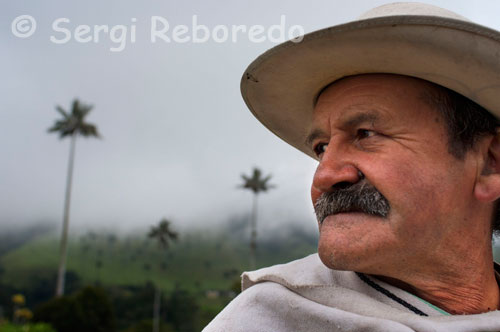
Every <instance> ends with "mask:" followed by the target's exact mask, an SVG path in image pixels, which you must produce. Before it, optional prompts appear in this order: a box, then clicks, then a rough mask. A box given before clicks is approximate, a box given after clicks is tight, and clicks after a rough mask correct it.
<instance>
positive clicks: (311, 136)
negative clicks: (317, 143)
mask: <svg viewBox="0 0 500 332" xmlns="http://www.w3.org/2000/svg"><path fill="white" fill-rule="evenodd" d="M321 136H326V134H325V132H324V131H323V130H321V129H314V130H313V131H312V132H311V133H310V134H309V135H307V137H306V140H305V141H304V142H305V144H306V146H311V145H312V142H313V141H314V140H315V139H317V138H318V137H321Z"/></svg>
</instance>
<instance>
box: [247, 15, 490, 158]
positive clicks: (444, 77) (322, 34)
mask: <svg viewBox="0 0 500 332" xmlns="http://www.w3.org/2000/svg"><path fill="white" fill-rule="evenodd" d="M367 73H393V74H400V75H407V76H413V77H417V78H421V79H424V80H428V81H431V82H434V83H437V84H439V85H442V86H445V87H447V88H449V89H452V90H454V91H456V92H458V93H460V94H462V95H464V96H465V97H467V98H469V99H471V100H473V101H475V102H476V103H478V104H479V105H481V106H483V107H484V108H486V109H487V110H488V111H490V112H491V113H492V114H494V115H495V116H496V117H500V33H499V32H497V31H495V30H492V29H489V28H487V27H484V26H481V25H478V24H475V23H472V22H468V21H462V20H458V19H451V18H444V17H437V16H414V15H412V16H388V17H377V18H371V19H365V20H359V21H354V22H351V23H346V24H342V25H338V26H334V27H331V28H327V29H323V30H319V31H316V32H312V33H310V34H307V35H305V36H304V38H303V40H302V41H301V42H294V41H288V42H286V43H283V44H280V45H278V46H276V47H274V48H272V49H270V50H269V51H267V52H265V53H264V54H262V55H261V56H259V57H258V58H257V59H256V60H254V61H253V62H252V63H251V64H250V65H249V66H248V68H247V69H246V71H245V73H244V74H243V77H242V79H241V93H242V96H243V99H244V100H245V103H246V104H247V106H248V108H249V109H250V110H251V111H252V113H253V114H254V115H255V117H256V118H257V119H258V120H259V121H260V122H262V123H263V124H264V126H266V127H267V128H268V129H269V130H271V131H272V132H273V133H275V134H276V135H277V136H279V137H280V138H281V139H283V140H284V141H286V142H287V143H289V144H291V145H292V146H294V147H295V148H297V149H299V150H300V151H302V152H304V153H306V154H307V155H309V156H311V157H313V158H316V156H315V155H314V153H313V151H312V150H311V147H309V146H307V145H306V143H305V139H306V136H307V135H308V133H309V131H310V128H311V120H312V112H313V108H314V102H315V99H316V97H317V96H318V94H319V92H320V91H321V90H322V89H323V88H324V87H325V86H327V85H328V84H330V83H332V82H334V81H336V80H338V79H340V78H342V77H346V76H351V75H358V74H367Z"/></svg>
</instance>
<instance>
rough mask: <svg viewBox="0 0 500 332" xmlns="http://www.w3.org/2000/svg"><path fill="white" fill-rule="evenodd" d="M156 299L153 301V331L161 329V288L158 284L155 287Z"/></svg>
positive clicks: (156, 331)
mask: <svg viewBox="0 0 500 332" xmlns="http://www.w3.org/2000/svg"><path fill="white" fill-rule="evenodd" d="M155 288H156V289H155V301H154V303H153V332H159V331H160V305H161V290H160V288H159V287H158V286H156V287H155Z"/></svg>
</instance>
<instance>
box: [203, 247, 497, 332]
mask: <svg viewBox="0 0 500 332" xmlns="http://www.w3.org/2000/svg"><path fill="white" fill-rule="evenodd" d="M242 278H243V279H242V289H243V292H242V293H241V294H240V295H239V296H237V297H236V298H235V299H234V300H233V301H232V302H231V303H230V304H229V305H228V306H227V307H226V308H225V309H224V310H223V311H222V312H221V313H220V314H219V315H218V316H217V317H216V318H215V319H214V320H213V321H212V322H211V323H210V324H209V325H208V326H207V327H206V328H205V329H204V330H203V332H243V331H245V332H285V331H286V332H298V331H304V332H315V331H318V332H319V331H329V332H333V331H367V332H376V331H380V332H390V331H398V332H401V331H420V332H432V331H452V332H460V331H497V332H498V331H500V311H498V310H497V311H492V312H488V313H484V314H478V315H449V314H447V313H446V312H444V311H442V310H440V309H439V308H436V307H434V306H432V305H431V304H429V303H427V302H425V301H423V300H421V299H420V298H418V297H416V296H414V295H412V294H410V293H407V292H405V291H403V290H401V289H399V288H396V287H394V286H391V285H389V284H387V283H384V282H382V281H380V280H378V279H375V278H373V277H370V276H366V275H363V274H358V273H355V272H349V271H335V270H331V269H328V268H327V267H325V266H324V265H323V264H322V263H321V261H320V259H319V257H318V255H317V254H314V255H310V256H308V257H305V258H302V259H299V260H296V261H293V262H290V263H288V264H282V265H275V266H271V267H268V268H263V269H260V270H257V271H253V272H247V273H244V274H243V276H242ZM497 279H498V274H497Z"/></svg>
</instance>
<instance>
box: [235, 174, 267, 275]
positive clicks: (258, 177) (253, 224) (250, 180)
mask: <svg viewBox="0 0 500 332" xmlns="http://www.w3.org/2000/svg"><path fill="white" fill-rule="evenodd" d="M241 178H242V179H243V184H242V185H241V186H240V188H243V189H248V190H251V191H252V192H253V205H252V215H251V219H250V228H251V234H250V268H251V269H255V256H256V250H257V196H258V195H259V193H261V192H266V191H268V190H269V189H271V188H274V187H275V186H274V185H272V184H269V180H270V179H271V175H268V176H266V177H262V171H261V170H260V169H259V168H257V167H254V169H253V173H252V176H251V177H249V176H246V175H245V174H241Z"/></svg>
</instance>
